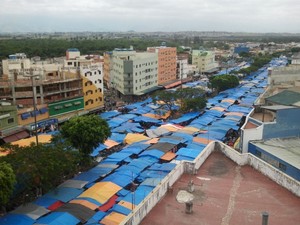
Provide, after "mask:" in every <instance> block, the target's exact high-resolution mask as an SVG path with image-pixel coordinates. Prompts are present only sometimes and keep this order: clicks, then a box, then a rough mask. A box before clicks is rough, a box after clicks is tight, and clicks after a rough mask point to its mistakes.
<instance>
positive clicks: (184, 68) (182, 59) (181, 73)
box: [177, 54, 189, 80]
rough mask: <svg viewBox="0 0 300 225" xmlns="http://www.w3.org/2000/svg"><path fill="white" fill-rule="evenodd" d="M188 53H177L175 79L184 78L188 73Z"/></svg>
mask: <svg viewBox="0 0 300 225" xmlns="http://www.w3.org/2000/svg"><path fill="white" fill-rule="evenodd" d="M188 57H189V56H188V54H180V55H177V79H178V80H180V79H186V78H187V75H188V73H189V69H188Z"/></svg>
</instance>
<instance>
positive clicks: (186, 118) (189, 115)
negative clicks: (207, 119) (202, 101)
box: [170, 112, 200, 124]
mask: <svg viewBox="0 0 300 225" xmlns="http://www.w3.org/2000/svg"><path fill="white" fill-rule="evenodd" d="M199 115H200V112H190V113H186V114H183V115H182V116H180V118H178V119H174V120H171V121H170V122H171V123H175V124H179V123H183V122H187V121H189V120H192V119H195V118H196V117H197V116H199Z"/></svg>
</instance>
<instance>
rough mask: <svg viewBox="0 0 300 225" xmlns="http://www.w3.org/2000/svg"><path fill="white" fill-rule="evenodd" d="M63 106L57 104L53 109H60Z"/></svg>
mask: <svg viewBox="0 0 300 225" xmlns="http://www.w3.org/2000/svg"><path fill="white" fill-rule="evenodd" d="M62 108H63V107H62V106H61V105H57V106H54V109H55V110H60V109H62Z"/></svg>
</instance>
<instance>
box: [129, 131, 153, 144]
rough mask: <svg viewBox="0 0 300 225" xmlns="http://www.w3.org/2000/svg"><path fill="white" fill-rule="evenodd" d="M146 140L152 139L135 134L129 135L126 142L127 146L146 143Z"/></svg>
mask: <svg viewBox="0 0 300 225" xmlns="http://www.w3.org/2000/svg"><path fill="white" fill-rule="evenodd" d="M146 140H150V138H149V137H146V136H145V135H143V134H134V133H128V134H127V135H126V137H125V138H124V142H125V143H126V144H132V143H134V142H139V141H146Z"/></svg>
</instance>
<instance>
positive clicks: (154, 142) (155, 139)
mask: <svg viewBox="0 0 300 225" xmlns="http://www.w3.org/2000/svg"><path fill="white" fill-rule="evenodd" d="M158 141H159V138H152V139H150V140H149V141H146V142H145V143H146V144H156V143H157V142H158Z"/></svg>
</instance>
